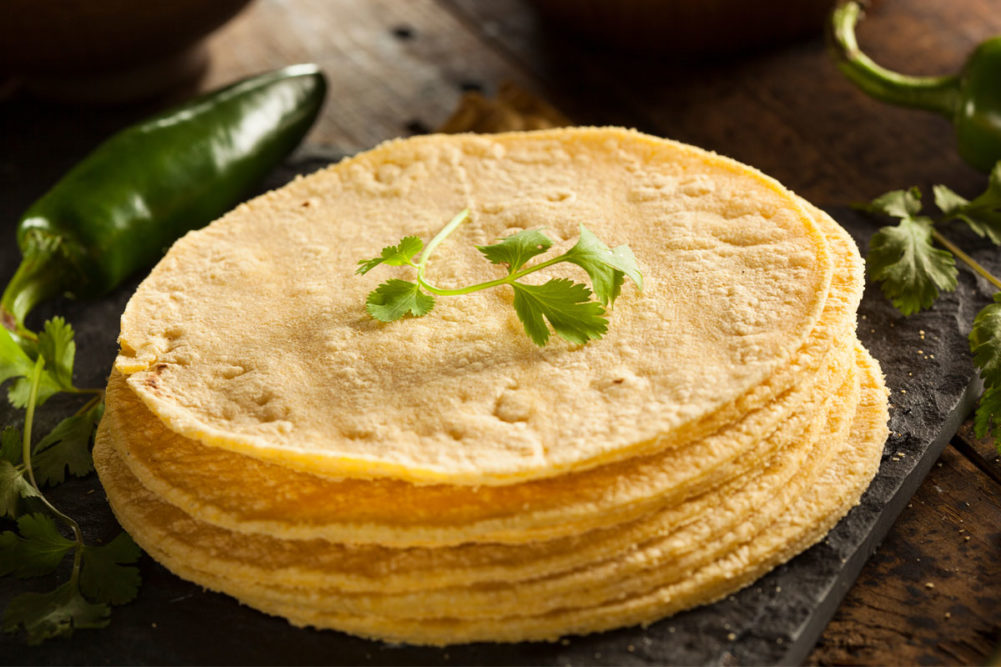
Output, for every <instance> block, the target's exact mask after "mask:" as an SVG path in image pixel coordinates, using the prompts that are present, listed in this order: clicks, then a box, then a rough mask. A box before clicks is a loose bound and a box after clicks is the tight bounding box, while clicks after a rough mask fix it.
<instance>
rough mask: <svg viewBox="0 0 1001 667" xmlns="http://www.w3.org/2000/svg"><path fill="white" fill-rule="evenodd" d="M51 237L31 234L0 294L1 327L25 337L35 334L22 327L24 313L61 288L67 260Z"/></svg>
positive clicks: (30, 338)
mask: <svg viewBox="0 0 1001 667" xmlns="http://www.w3.org/2000/svg"><path fill="white" fill-rule="evenodd" d="M59 246H60V243H59V240H58V239H56V238H55V237H50V236H44V237H43V236H42V235H40V234H33V235H32V236H30V237H29V238H28V239H27V242H26V243H25V247H24V258H23V259H22V260H21V264H20V266H18V267H17V271H16V272H15V273H14V277H13V278H11V279H10V282H9V283H8V284H7V288H6V289H5V290H4V292H3V296H2V297H0V319H2V321H3V326H4V327H6V328H7V329H10V330H11V331H13V332H14V333H15V334H17V335H18V336H20V337H22V338H26V339H28V340H35V339H36V338H37V336H36V335H35V334H34V333H33V332H32V331H30V330H29V329H27V328H26V327H25V326H24V320H25V318H26V317H27V316H28V313H29V312H31V310H32V309H33V308H34V307H35V306H36V305H37V304H38V303H40V302H41V301H44V300H45V299H50V298H52V297H55V296H59V294H60V293H61V292H62V291H63V290H64V285H65V284H66V278H67V276H66V273H67V272H68V270H69V268H68V262H67V260H66V258H65V257H63V255H62V253H61V252H60V249H59Z"/></svg>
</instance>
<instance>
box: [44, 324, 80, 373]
mask: <svg viewBox="0 0 1001 667" xmlns="http://www.w3.org/2000/svg"><path fill="white" fill-rule="evenodd" d="M38 353H39V354H40V355H42V356H43V357H45V369H46V370H47V371H48V372H49V375H50V376H51V377H52V379H53V380H54V381H55V383H56V384H57V385H59V387H60V388H61V389H63V390H67V389H73V388H74V387H73V360H74V358H75V357H76V343H75V342H73V327H71V326H70V325H69V324H67V323H66V320H65V319H63V318H61V317H53V318H52V319H50V320H47V321H46V322H45V325H44V329H43V330H42V332H41V333H40V334H38Z"/></svg>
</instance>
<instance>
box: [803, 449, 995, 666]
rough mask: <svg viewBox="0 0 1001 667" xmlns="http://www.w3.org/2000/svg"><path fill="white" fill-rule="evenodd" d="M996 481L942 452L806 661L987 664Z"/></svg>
mask: <svg viewBox="0 0 1001 667" xmlns="http://www.w3.org/2000/svg"><path fill="white" fill-rule="evenodd" d="M999 507H1001V487H999V486H998V485H997V484H995V483H994V482H993V480H990V479H989V478H988V477H987V476H986V475H983V474H982V473H981V472H980V471H979V470H977V469H976V468H975V467H974V466H973V465H972V464H971V463H970V462H969V461H968V460H967V459H966V458H965V457H964V456H962V455H961V454H959V453H958V452H957V451H955V450H954V449H952V448H946V450H945V452H944V453H943V455H942V458H941V459H940V461H939V462H938V463H937V464H936V465H935V467H934V468H933V469H932V471H931V473H929V475H928V477H927V479H926V480H925V483H924V485H923V486H922V487H921V488H920V489H919V490H918V492H917V493H916V494H915V496H914V498H913V500H912V501H911V504H910V505H908V511H905V512H904V513H903V514H902V515H901V518H900V519H899V520H898V522H897V524H896V525H895V526H894V527H893V530H892V531H891V532H890V534H889V535H888V536H887V538H886V540H885V541H884V542H883V544H882V546H880V548H879V549H878V550H877V551H876V553H875V554H874V555H873V557H872V558H871V559H870V560H869V562H868V563H867V564H866V566H865V568H864V569H863V570H862V574H861V575H860V576H859V579H858V584H857V585H856V586H855V587H853V588H852V590H851V591H850V592H849V593H848V595H847V596H846V598H845V601H844V603H843V605H842V607H841V609H840V610H839V611H838V613H837V614H836V615H835V617H834V620H832V621H831V623H830V625H829V626H828V627H827V630H826V631H825V633H824V635H823V637H822V638H821V640H820V642H819V643H818V645H817V647H816V649H815V650H814V651H813V653H812V654H811V655H810V657H809V659H808V663H809V664H820V665H832V664H837V665H865V664H912V665H913V664H926V665H927V664H971V665H979V664H985V663H986V662H987V658H988V657H990V656H991V655H992V654H993V652H994V651H995V648H996V647H997V643H998V641H999V640H1001V637H999V633H998V627H999V625H998V617H999V613H1001V599H998V596H997V595H996V594H994V593H993V591H996V590H997V583H996V582H997V581H998V580H999V578H1001V552H999V551H998V548H997V545H998V540H999V539H1001V512H999V511H998V508H999Z"/></svg>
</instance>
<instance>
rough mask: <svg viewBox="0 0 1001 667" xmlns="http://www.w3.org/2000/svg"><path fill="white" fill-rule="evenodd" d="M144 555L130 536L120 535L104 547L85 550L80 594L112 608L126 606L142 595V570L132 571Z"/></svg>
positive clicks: (126, 534) (90, 547) (91, 547)
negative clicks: (132, 565) (140, 574)
mask: <svg viewBox="0 0 1001 667" xmlns="http://www.w3.org/2000/svg"><path fill="white" fill-rule="evenodd" d="M141 555H142V550H141V549H140V548H139V547H138V546H137V545H136V543H135V542H133V541H132V538H131V537H129V535H128V533H124V532H123V533H119V534H118V536H117V537H116V538H115V539H113V540H112V541H111V542H108V543H107V544H105V545H102V546H97V547H95V546H90V545H87V546H84V548H83V568H82V569H81V570H80V590H81V591H83V594H84V595H86V596H87V597H88V598H90V599H91V600H97V601H98V602H107V603H108V604H115V605H118V604H125V603H126V602H131V601H132V600H133V599H135V597H136V595H137V594H138V593H139V584H140V583H141V579H140V577H139V568H137V567H129V565H128V564H129V563H135V562H136V561H137V560H139V557H140V556H141Z"/></svg>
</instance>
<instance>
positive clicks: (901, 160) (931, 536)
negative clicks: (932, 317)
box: [0, 0, 1001, 664]
mask: <svg viewBox="0 0 1001 667" xmlns="http://www.w3.org/2000/svg"><path fill="white" fill-rule="evenodd" d="M996 10H997V7H996V2H995V0H950V1H949V2H941V1H940V0H883V2H882V3H881V4H880V5H879V7H878V8H877V9H876V10H874V11H873V12H872V13H871V16H870V17H869V18H868V19H867V20H866V21H865V22H864V24H863V26H862V28H861V30H860V37H861V40H862V43H863V44H864V45H865V46H866V48H867V49H868V50H869V52H870V53H871V55H872V56H873V57H874V58H876V59H877V60H878V61H880V62H882V63H884V64H886V65H888V66H891V67H897V68H900V69H902V70H905V71H912V72H913V73H915V74H919V73H927V74H934V73H946V72H950V71H952V70H954V69H957V68H958V67H959V65H960V64H961V63H962V61H963V59H964V57H965V55H966V53H968V52H969V50H970V49H971V48H972V47H973V45H974V44H976V43H977V42H979V41H980V40H982V39H985V38H987V37H989V36H991V35H994V34H998V33H1001V13H999V12H997V11H996ZM209 51H210V54H211V58H212V60H211V66H210V68H209V70H208V72H207V73H206V76H205V77H204V78H203V79H202V80H201V81H200V82H199V84H198V87H199V88H201V89H208V88H212V87H215V86H217V85H219V84H222V83H224V82H228V81H230V80H232V79H234V78H236V77H239V76H242V75H245V74H250V73H254V72H257V71H260V70H263V69H267V68H272V67H278V66H282V65H286V64H290V63H293V62H299V61H314V62H318V63H320V64H321V65H322V66H323V68H324V69H325V71H326V72H327V74H328V76H329V78H330V94H329V97H328V102H327V106H326V108H325V109H324V111H323V113H322V115H321V117H320V119H319V121H318V123H317V125H316V127H315V128H314V130H313V131H312V133H311V135H310V136H309V138H308V141H311V142H313V143H319V144H326V145H329V146H333V147H336V148H338V149H340V150H343V151H345V152H352V151H357V150H362V149H365V148H368V147H371V146H372V145H374V144H376V143H378V142H380V141H382V140H384V139H388V138H391V137H396V136H400V135H407V134H413V133H420V132H425V131H427V130H428V129H429V128H433V127H437V126H438V125H440V124H441V123H442V122H443V121H444V120H445V119H446V118H447V117H448V116H449V114H450V113H451V111H452V110H453V109H454V108H455V106H456V104H457V102H458V100H459V98H460V96H461V94H462V93H463V91H469V90H475V91H483V92H484V93H486V94H491V93H493V92H494V91H496V89H497V88H498V86H499V85H500V84H501V83H502V82H503V81H513V82H514V83H516V84H517V85H518V86H520V87H522V88H525V89H527V90H529V91H532V92H534V93H535V94H536V95H538V96H540V97H542V98H544V99H546V100H549V101H550V102H552V103H553V104H554V105H556V106H557V107H558V108H559V109H560V110H562V111H563V112H564V113H566V114H567V115H568V116H569V117H571V118H572V119H574V121H576V122H578V123H581V124H617V125H627V126H633V127H637V128H639V129H641V130H644V131H647V132H651V133H654V134H658V135H662V136H667V137H671V138H675V139H679V140H682V141H686V142H690V143H693V144H697V145H700V146H703V147H706V148H710V149H713V150H715V151H718V152H720V153H724V154H726V155H730V156H732V157H735V158H737V159H739V160H742V161H744V162H747V163H749V164H752V165H755V166H757V167H759V168H760V169H762V170H764V171H765V172H767V173H769V174H771V175H773V176H775V177H776V178H778V179H779V180H781V181H782V182H784V183H785V184H786V185H788V186H789V187H791V188H792V189H793V190H795V191H797V192H798V193H799V194H801V195H803V196H805V197H807V198H808V199H810V200H812V201H813V202H815V203H817V204H820V205H830V204H845V203H849V202H855V201H861V200H867V199H871V198H872V197H874V196H875V195H878V194H880V193H882V192H885V191H887V190H891V189H897V188H901V187H906V186H909V185H920V186H922V187H924V188H925V189H926V191H927V188H928V187H929V186H930V185H931V184H933V183H946V184H949V185H950V186H951V187H953V188H954V189H956V190H958V191H959V192H961V193H965V194H972V193H975V192H977V191H978V190H979V189H981V188H982V187H983V184H984V178H983V176H982V175H981V174H979V173H977V172H975V171H973V170H972V169H970V168H969V167H967V166H966V165H964V164H963V163H962V162H961V161H960V160H959V158H958V157H957V156H956V154H955V151H954V149H953V139H952V136H951V130H950V127H949V125H948V124H947V123H946V122H945V121H944V120H942V119H939V118H937V117H933V116H931V115H927V114H923V113H920V112H913V111H906V110H899V109H894V108H890V107H887V106H884V105H881V104H878V103H876V102H873V101H871V100H869V99H867V98H865V97H863V96H862V95H861V94H860V93H858V92H857V91H856V90H855V89H853V88H852V87H851V86H850V85H849V84H848V83H847V82H846V81H845V80H844V79H843V78H842V77H841V75H840V74H839V73H838V72H837V71H836V70H835V69H834V67H833V66H832V65H831V62H830V59H829V57H828V55H827V53H826V52H825V47H824V44H823V40H822V39H821V38H820V37H819V36H818V37H816V38H813V39H807V40H805V41H801V42H798V43H795V44H792V45H789V46H779V47H775V48H772V49H767V50H763V51H759V52H756V53H750V54H745V55H740V56H736V57H731V58H720V59H718V60H714V61H708V62H707V61H702V62H700V61H697V60H694V59H690V58H668V57H664V58H654V57H649V56H647V57H630V56H622V55H614V54H611V53H609V52H607V51H606V50H605V49H603V48H601V47H598V46H595V45H592V44H586V43H582V42H578V41H576V40H575V39H574V38H573V37H572V36H571V35H568V34H565V33H563V32H562V31H561V30H560V29H559V28H558V27H555V26H548V25H546V24H545V23H544V22H543V21H542V20H540V19H539V17H538V16H537V15H536V13H535V12H534V11H533V8H532V6H531V2H529V1H528V0H257V2H256V3H254V4H253V5H251V7H250V8H249V9H248V10H247V11H245V12H244V13H243V14H241V15H240V16H239V17H238V18H237V19H236V20H234V21H233V22H231V23H230V24H229V25H227V26H226V27H225V28H223V29H222V30H221V31H220V32H219V33H217V34H216V35H215V36H214V37H213V38H212V39H211V40H210V42H209ZM999 85H1001V82H999ZM157 104H163V102H162V101H161V102H159V103H157ZM153 106H156V105H153ZM149 110H150V107H149V105H145V106H138V107H135V106H134V107H129V108H118V109H114V110H109V109H94V108H89V109H77V108H73V107H66V106H58V105H53V104H47V103H42V102H36V101H31V100H26V99H22V98H15V99H13V100H11V101H8V102H7V103H5V104H3V105H0V127H3V128H4V129H3V139H4V142H5V144H6V145H7V148H5V150H4V151H2V152H0V181H2V182H3V183H4V186H3V191H4V193H5V195H6V196H8V197H11V198H12V200H11V201H8V202H7V205H5V206H4V208H5V209H7V210H22V209H23V208H24V207H25V206H27V204H28V203H29V202H30V201H32V200H33V199H34V198H35V197H37V196H38V195H40V194H41V192H42V191H44V189H45V188H46V187H47V186H48V184H50V183H51V182H52V181H53V180H54V179H55V178H57V177H58V175H59V174H60V173H62V172H63V171H64V170H65V169H66V168H67V167H68V166H69V165H71V164H72V163H73V162H75V161H76V160H78V159H79V158H80V157H81V156H82V155H83V154H85V153H86V152H87V151H88V150H89V149H90V148H91V147H93V145H94V144H95V143H96V141H97V140H98V139H99V138H101V137H103V136H105V135H107V134H108V133H110V132H111V131H113V130H114V129H116V128H118V127H120V126H122V125H123V124H125V123H127V122H129V121H131V120H133V119H135V118H138V117H140V116H142V115H144V114H146V113H148V111H149ZM8 224H11V225H12V224H13V223H8ZM5 238H11V230H7V232H6V235H5ZM999 480H1001V465H999V461H998V458H997V456H996V453H995V452H994V451H993V449H992V447H991V446H990V445H988V444H986V443H979V442H977V441H975V440H974V439H972V438H971V437H969V435H968V432H967V431H966V430H965V429H964V431H961V433H960V435H959V436H957V438H955V439H954V440H953V446H951V447H949V448H947V449H946V451H945V453H944V454H943V455H942V458H941V460H940V461H939V463H937V464H936V466H935V467H934V469H933V470H932V472H931V474H930V475H929V476H928V478H927V480H926V481H925V483H924V485H923V486H922V487H921V489H920V490H919V492H918V493H917V495H916V496H915V497H914V499H913V501H912V502H911V504H910V505H908V507H907V510H906V511H905V512H904V514H903V515H902V516H901V518H900V519H899V521H898V522H897V524H896V526H895V527H894V529H893V531H892V532H891V534H890V535H889V537H888V538H887V539H886V540H885V542H884V544H883V545H882V547H881V548H880V549H879V551H878V552H877V553H876V554H875V556H874V557H873V558H872V559H871V561H870V562H869V564H868V565H867V566H866V568H865V570H864V571H863V573H862V575H861V577H860V579H859V581H858V583H857V584H856V585H855V587H854V588H853V589H852V590H851V591H850V592H849V593H848V595H847V597H846V598H845V602H844V604H843V605H842V607H841V609H840V611H839V612H838V614H837V616H836V617H835V619H834V621H833V622H832V623H831V624H830V626H829V627H828V629H827V630H826V632H825V633H824V635H823V637H822V638H821V640H820V642H819V644H818V645H817V647H816V649H815V650H814V652H813V653H812V654H811V656H810V658H809V661H810V662H811V663H820V664H827V663H839V664H845V663H851V664H896V663H904V664H907V663H911V664H914V663H921V664H939V663H959V664H980V663H983V662H984V661H985V660H986V659H987V657H988V656H989V655H990V654H991V653H992V651H993V650H994V647H995V646H996V644H997V642H998V640H999V634H998V629H999V627H1001V615H999V614H998V611H999V610H1001V602H999V600H1001V583H999V582H1001V485H999Z"/></svg>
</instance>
